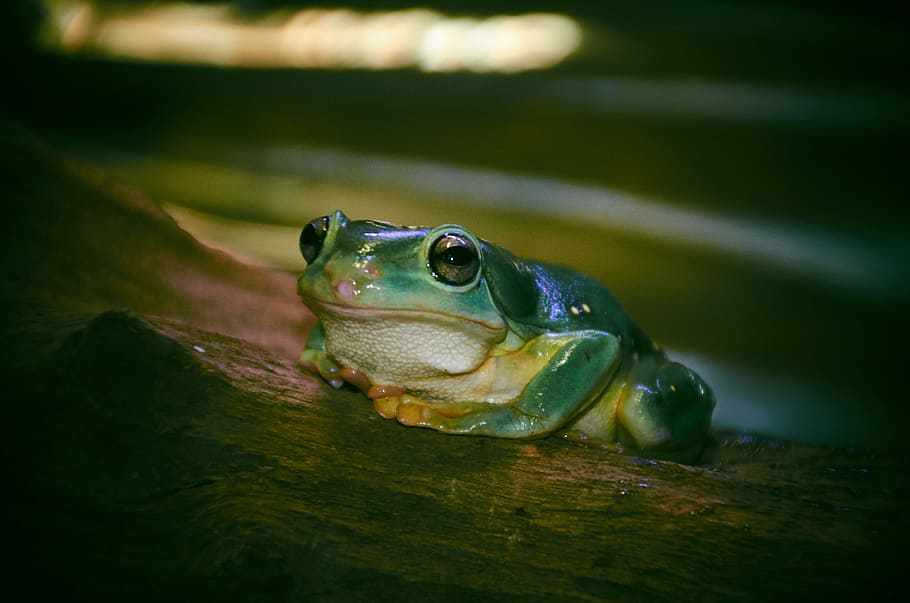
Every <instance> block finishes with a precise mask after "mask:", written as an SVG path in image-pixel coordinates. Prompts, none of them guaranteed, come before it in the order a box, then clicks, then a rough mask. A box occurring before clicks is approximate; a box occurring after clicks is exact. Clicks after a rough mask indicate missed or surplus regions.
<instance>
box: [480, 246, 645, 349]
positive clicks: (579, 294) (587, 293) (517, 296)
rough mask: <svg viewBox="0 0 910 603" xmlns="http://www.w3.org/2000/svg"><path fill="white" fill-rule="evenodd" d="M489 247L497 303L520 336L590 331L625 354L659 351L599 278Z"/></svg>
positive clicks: (490, 276)
mask: <svg viewBox="0 0 910 603" xmlns="http://www.w3.org/2000/svg"><path fill="white" fill-rule="evenodd" d="M485 247H489V248H493V253H489V254H488V257H487V264H488V266H489V268H488V270H489V274H488V278H490V279H491V280H493V281H494V286H491V287H490V289H491V292H492V294H493V297H494V300H495V302H496V303H497V305H498V306H499V307H500V309H501V310H502V311H503V314H504V315H505V316H506V317H507V319H508V322H509V324H510V327H511V328H512V329H513V330H515V331H517V332H519V334H521V335H525V336H527V335H536V334H540V333H545V332H551V333H554V332H555V333H568V332H571V331H582V330H588V329H591V330H597V331H605V332H607V333H612V334H614V335H616V336H617V337H619V338H620V341H621V347H622V348H623V352H624V354H623V355H624V356H627V357H628V356H630V355H631V356H637V355H649V354H653V353H655V352H657V350H656V347H655V346H654V344H653V343H652V341H651V339H650V338H649V337H648V336H647V335H646V334H645V332H644V331H642V329H641V328H640V327H639V326H638V325H637V324H636V323H635V322H634V321H632V320H631V319H630V318H629V317H628V316H627V315H626V313H625V311H624V310H623V308H622V305H621V304H620V303H619V300H617V299H616V297H615V296H614V295H613V294H612V293H611V292H610V291H609V290H608V289H607V288H606V287H604V286H603V285H601V284H600V283H598V282H597V281H596V280H595V279H593V278H591V277H590V276H588V275H586V274H583V273H581V272H578V271H577V270H573V269H572V268H568V267H565V266H560V265H556V264H550V263H547V262H531V261H527V260H522V259H520V258H517V257H515V256H513V255H512V254H511V253H509V252H508V251H505V250H503V249H501V248H499V247H494V246H492V245H488V244H487V245H485ZM485 250H486V249H485Z"/></svg>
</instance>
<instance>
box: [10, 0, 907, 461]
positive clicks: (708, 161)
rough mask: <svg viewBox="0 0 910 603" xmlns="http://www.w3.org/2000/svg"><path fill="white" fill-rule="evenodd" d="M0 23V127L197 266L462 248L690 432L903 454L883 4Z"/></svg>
mask: <svg viewBox="0 0 910 603" xmlns="http://www.w3.org/2000/svg"><path fill="white" fill-rule="evenodd" d="M0 10H2V11H4V12H6V13H7V14H6V15H5V18H4V23H5V25H6V28H7V30H8V31H7V33H6V35H4V36H3V42H2V45H3V51H4V57H5V58H6V69H7V73H8V75H7V80H8V85H7V86H6V87H5V88H6V91H5V92H4V94H3V110H4V111H5V112H6V113H7V114H8V115H10V116H12V117H14V118H15V119H18V120H20V121H22V122H24V123H26V124H27V125H29V126H30V127H31V128H32V129H34V130H36V131H38V132H39V133H40V134H41V135H42V136H44V137H45V138H46V139H48V140H50V141H51V142H53V143H54V144H55V145H57V146H59V147H60V148H61V149H63V150H64V151H65V152H66V153H68V154H70V155H72V156H75V157H77V158H79V159H81V160H82V161H84V162H87V163H89V164H93V165H96V166H98V167H100V168H101V169H103V170H105V171H107V172H109V173H111V174H112V175H114V176H115V177H116V178H117V179H119V180H121V181H122V182H125V183H126V184H129V185H131V186H134V187H136V188H138V189H140V190H142V191H144V192H146V193H147V194H148V195H149V196H151V197H153V198H154V199H156V200H158V201H160V202H162V203H163V204H164V206H165V209H166V210H167V211H168V212H169V213H171V215H173V216H174V217H175V219H176V220H177V221H178V223H180V224H181V226H183V227H184V228H185V229H187V230H189V231H190V232H192V233H193V234H194V235H196V236H197V237H198V238H200V239H201V240H203V241H204V242H206V243H207V244H209V245H211V246H214V247H218V248H221V249H224V250H227V251H229V252H231V253H233V254H234V255H236V256H238V257H240V258H242V259H245V260H246V261H250V262H254V263H259V264H262V265H267V266H272V267H276V268H278V269H281V270H286V271H289V272H299V271H301V270H302V269H303V267H304V262H303V260H302V258H301V257H300V255H299V251H298V249H297V237H298V235H299V232H300V228H301V227H302V225H303V224H305V223H306V222H307V221H309V220H310V219H312V218H314V217H316V216H320V215H324V214H326V213H329V212H331V211H332V210H334V209H342V210H344V211H345V212H346V213H347V214H348V215H349V216H351V217H353V218H372V219H379V220H386V221H391V222H395V223H401V224H421V225H435V224H439V223H443V222H456V223H460V224H463V225H464V226H467V227H468V228H470V229H472V230H473V231H474V232H476V233H478V234H479V235H480V236H482V237H484V238H486V239H488V240H490V241H492V242H495V243H498V244H501V245H502V246H504V247H507V248H509V249H510V250H512V251H513V252H515V253H517V254H519V255H522V256H527V257H532V258H539V259H545V260H548V261H553V262H560V263H564V264H569V265H572V266H574V267H577V268H578V269H580V270H582V271H585V272H588V273H590V274H592V275H593V276H595V277H596V278H597V279H598V280H600V281H601V282H602V283H603V284H605V285H606V286H608V287H609V288H610V289H612V290H613V291H614V292H615V293H616V294H617V296H618V297H619V298H620V299H621V300H622V301H623V303H624V305H625V307H626V309H627V311H628V313H629V314H630V315H631V316H632V317H633V318H634V319H636V320H637V321H638V322H639V323H640V324H641V325H642V326H643V327H644V328H645V330H646V331H647V332H648V333H650V334H651V335H652V337H654V338H655V339H656V340H657V341H658V342H659V343H660V344H661V345H663V346H664V347H666V348H668V349H669V350H670V352H671V354H673V355H675V356H676V357H678V358H680V359H682V360H683V361H684V362H687V363H688V364H690V365H692V366H693V367H695V368H696V369H697V370H698V371H699V372H701V373H702V374H703V376H704V377H705V378H706V380H707V381H708V382H709V383H711V384H712V386H713V387H714V389H715V391H716V394H717V397H718V407H717V412H716V415H715V425H716V426H718V427H721V428H727V429H735V430H744V431H750V432H755V433H764V434H769V435H774V436H778V437H785V438H795V439H801V440H806V441H812V442H822V443H831V444H851V445H852V444H857V445H868V446H879V447H888V448H892V447H900V448H904V449H906V446H907V438H905V437H904V425H906V424H907V423H906V422H907V421H908V420H910V412H908V409H907V407H908V403H910V400H908V396H907V394H906V390H907V388H906V386H905V384H904V379H903V377H904V374H905V372H906V371H907V353H906V350H905V338H906V335H907V319H908V311H907V310H908V301H910V262H908V260H910V232H908V226H907V221H906V220H905V219H904V218H903V215H904V211H903V210H904V205H905V204H906V202H907V200H908V195H907V193H908V185H907V181H908V179H907V176H906V169H907V168H906V159H905V156H904V155H903V152H906V151H905V149H906V142H907V137H906V135H907V131H908V115H907V111H906V107H907V99H908V88H907V81H908V80H907V78H906V74H907V73H908V72H910V70H908V67H910V54H908V48H907V37H908V36H907V28H906V21H905V19H904V17H903V15H901V14H900V13H899V12H897V11H896V10H895V11H894V12H892V11H891V9H889V8H887V5H886V4H885V3H883V2H882V3H878V2H874V1H872V2H865V3H863V4H862V6H861V7H857V8H854V9H853V10H850V9H843V8H832V7H830V6H829V5H828V4H827V3H822V2H812V1H810V0H793V1H790V2H775V1H773V0H767V1H760V0H755V1H750V2H707V1H702V2H696V1H685V2H682V1H631V0H629V1H627V0H613V1H611V2H604V3H600V2H580V1H571V0H570V1H564V2H552V1H550V2H546V1H527V2H513V1H504V0H499V1H497V0H489V1H485V2H471V1H461V2H459V1H454V2H446V3H441V2H423V3H410V2H397V1H386V2H381V3H372V2H371V3H367V2H360V1H348V2H343V3H341V4H334V3H320V4H313V3H308V2H295V1H275V0H237V1H234V2H230V1H227V0H221V1H219V2H142V1H119V2H112V1H107V0H105V1H101V0H99V1H88V0H86V1H80V0H45V1H38V0H35V1H31V2H16V3H8V4H7V5H6V6H4V7H3V9H0ZM61 194H65V191H61ZM8 201H9V202H16V200H15V199H13V200H8ZM288 295H295V292H293V291H289V292H288Z"/></svg>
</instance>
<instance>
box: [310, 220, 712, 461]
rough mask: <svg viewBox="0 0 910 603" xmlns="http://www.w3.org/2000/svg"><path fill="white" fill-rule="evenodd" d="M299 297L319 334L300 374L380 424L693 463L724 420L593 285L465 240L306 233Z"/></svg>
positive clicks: (356, 227) (325, 224) (322, 229)
mask: <svg viewBox="0 0 910 603" xmlns="http://www.w3.org/2000/svg"><path fill="white" fill-rule="evenodd" d="M300 251H301V253H302V254H303V257H304V259H305V260H306V262H307V267H306V269H305V270H304V272H303V273H302V274H301V275H300V277H299V278H298V281H297V286H298V291H299V294H300V296H301V298H302V299H303V301H304V303H305V304H306V305H307V306H308V307H309V308H310V309H311V310H312V311H313V312H314V313H315V314H316V316H317V318H318V319H319V320H318V322H317V323H316V325H315V327H314V328H313V330H312V332H311V334H310V337H309V340H308V342H307V345H306V348H305V349H304V350H303V353H302V354H301V362H302V363H303V365H304V366H306V367H308V368H309V369H311V370H313V371H315V372H318V373H319V375H321V376H322V377H323V378H324V379H325V380H326V381H328V383H330V384H331V385H332V386H333V387H336V388H337V387H341V386H342V385H343V384H345V383H349V384H351V385H354V386H355V387H357V388H359V389H360V390H361V391H362V392H363V393H364V394H365V395H366V396H367V397H368V398H370V399H372V400H373V404H374V407H375V409H376V411H377V412H378V413H379V414H380V415H381V416H383V417H386V418H395V419H397V420H398V421H399V422H400V423H402V424H403V425H408V426H420V427H429V428H432V429H436V430H439V431H441V432H445V433H451V434H473V435H485V436H494V437H501V438H536V437H543V436H547V435H551V434H556V435H562V436H563V437H566V438H570V439H573V440H576V441H580V442H586V443H589V444H598V445H602V444H615V445H618V446H619V447H622V449H623V450H626V451H632V452H633V453H636V454H640V455H643V456H648V457H651V458H660V459H669V460H675V461H679V462H694V461H695V460H696V459H697V458H698V456H699V454H700V453H701V450H702V448H703V446H704V444H705V440H706V435H707V432H708V428H709V426H710V422H711V413H712V412H713V409H714V404H715V401H714V396H713V394H712V392H711V389H710V388H709V387H708V385H707V384H706V383H705V382H704V381H703V380H702V379H701V378H700V377H699V376H698V375H697V374H696V373H695V372H694V371H692V370H690V369H689V368H687V367H685V366H683V365H682V364H680V363H678V362H673V361H671V360H669V359H668V358H667V356H666V354H665V353H664V352H663V351H662V350H660V349H659V348H658V347H657V346H656V345H655V344H654V343H653V342H652V341H651V339H650V338H648V336H647V335H646V334H645V333H644V332H643V331H642V330H641V329H640V328H639V327H638V326H637V325H636V324H635V323H634V322H633V321H632V320H631V319H630V318H629V317H628V316H627V315H626V314H625V313H624V312H623V310H622V307H621V306H620V304H619V302H618V301H617V300H616V298H615V297H614V296H613V295H612V294H611V293H610V292H609V291H608V290H607V289H606V288H604V287H603V286H601V285H600V284H599V283H597V282H596V281H595V280H594V279H592V278H591V277H589V276H586V275H584V274H581V273H579V272H577V271H575V270H572V269H570V268H567V267H562V266H557V265H552V264H548V263H545V262H538V261H530V260H525V259H521V258H518V257H516V256H515V255H513V254H511V253H510V252H508V251H506V250H505V249H503V248H501V247H497V246H496V245H493V244H491V243H488V242H487V241H484V240H483V239H480V238H478V237H476V236H475V235H474V234H473V233H471V232H470V231H469V230H467V229H465V228H463V227H461V226H457V225H454V224H445V225H442V226H437V227H435V228H424V227H406V226H396V225H393V224H389V223H386V222H377V221H373V220H350V219H348V217H347V216H345V215H344V214H343V213H342V212H340V211H336V212H335V213H333V214H332V215H330V216H323V217H320V218H316V219H315V220H313V221H312V222H310V223H309V224H307V225H306V227H304V229H303V232H302V233H301V236H300Z"/></svg>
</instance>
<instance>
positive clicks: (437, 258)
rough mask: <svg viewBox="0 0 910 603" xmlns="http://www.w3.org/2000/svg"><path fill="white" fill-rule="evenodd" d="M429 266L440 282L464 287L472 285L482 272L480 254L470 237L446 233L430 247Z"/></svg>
mask: <svg viewBox="0 0 910 603" xmlns="http://www.w3.org/2000/svg"><path fill="white" fill-rule="evenodd" d="M427 265H428V266H429V268H430V273H431V274H432V275H433V277H434V278H435V279H436V280H438V281H439V282H441V283H445V284H446V285H454V286H464V285H468V284H470V283H471V281H473V280H474V279H475V278H476V277H477V274H478V273H479V272H480V252H479V251H478V250H477V246H476V245H475V244H474V242H473V241H472V240H471V239H469V238H468V237H466V236H464V235H462V234H460V233H457V232H446V233H443V234H442V235H441V236H440V237H439V238H437V239H436V240H435V241H434V242H433V245H432V246H431V247H430V253H429V257H428V258H427Z"/></svg>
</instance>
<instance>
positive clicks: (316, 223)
mask: <svg viewBox="0 0 910 603" xmlns="http://www.w3.org/2000/svg"><path fill="white" fill-rule="evenodd" d="M329 222H331V218H330V217H329V216H322V217H321V218H316V219H315V220H313V221H311V222H310V223H309V224H307V225H306V226H304V227H303V232H301V233H300V253H301V255H303V259H305V260H306V263H307V264H310V263H312V262H313V260H315V259H316V258H317V257H318V256H319V252H320V251H322V244H323V243H324V242H325V235H326V234H327V233H328V232H329Z"/></svg>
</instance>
